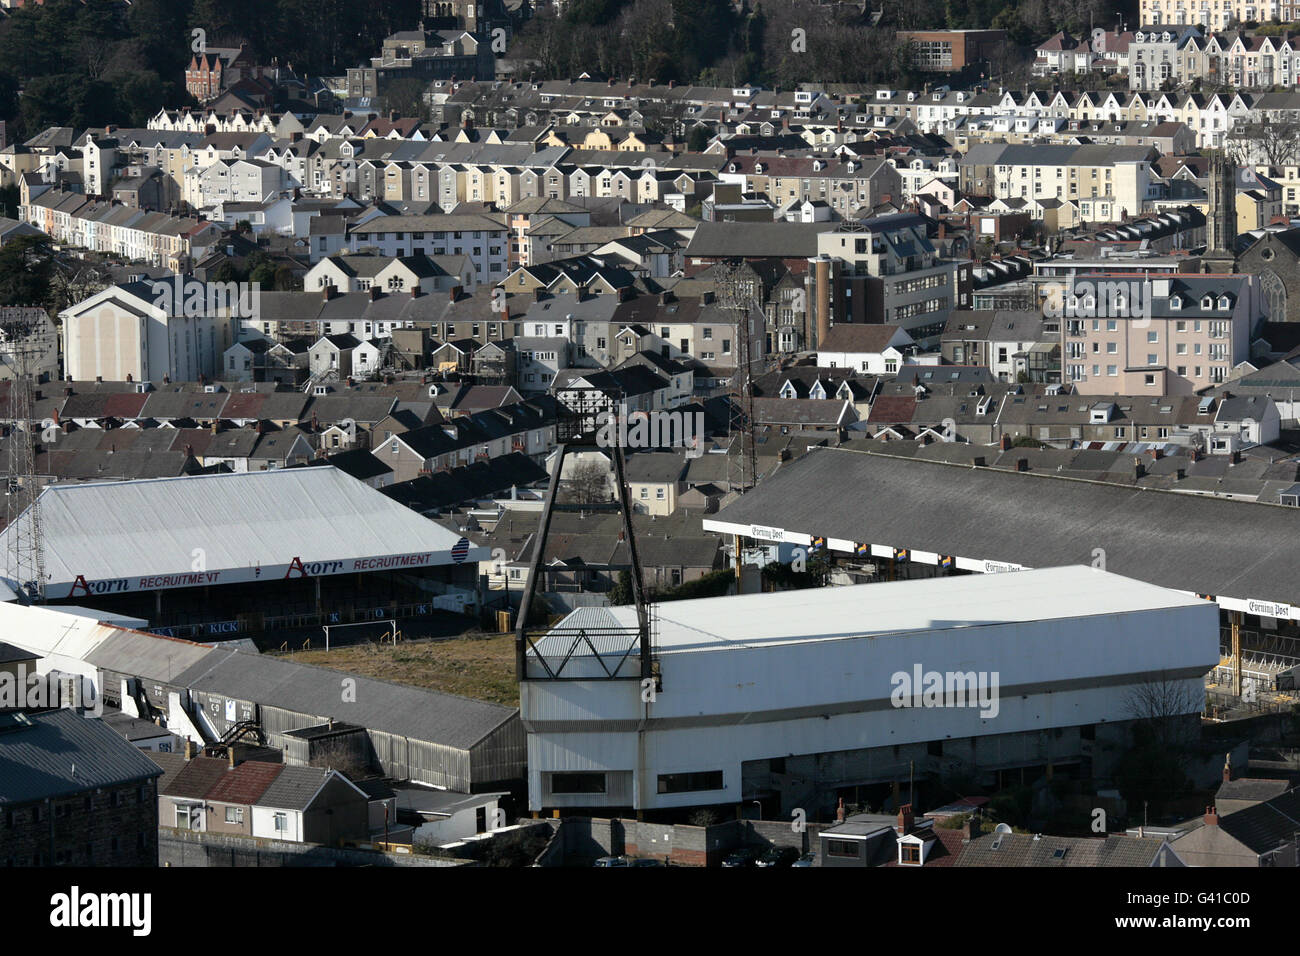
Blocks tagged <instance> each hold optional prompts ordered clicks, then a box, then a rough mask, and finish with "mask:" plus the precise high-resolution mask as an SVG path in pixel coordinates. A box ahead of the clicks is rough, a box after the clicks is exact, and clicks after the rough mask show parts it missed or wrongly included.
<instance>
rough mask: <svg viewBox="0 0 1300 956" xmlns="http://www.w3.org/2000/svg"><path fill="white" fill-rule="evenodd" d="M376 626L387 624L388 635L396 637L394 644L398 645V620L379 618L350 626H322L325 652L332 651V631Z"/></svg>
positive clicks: (355, 622)
mask: <svg viewBox="0 0 1300 956" xmlns="http://www.w3.org/2000/svg"><path fill="white" fill-rule="evenodd" d="M376 624H379V625H383V624H387V625H388V633H389V634H392V635H394V643H396V639H395V638H396V635H397V633H398V630H397V618H395V617H391V618H387V619H385V618H377V619H375V620H373V621H353V622H352V623H350V624H322V625H321V630H323V631H324V632H325V650H326V651H327V652H328V651H329V649H330V631H331V630H333V631H340V630H342V629H343V628H345V627H374V626H375V625H376Z"/></svg>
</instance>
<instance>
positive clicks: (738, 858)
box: [722, 847, 758, 868]
mask: <svg viewBox="0 0 1300 956" xmlns="http://www.w3.org/2000/svg"><path fill="white" fill-rule="evenodd" d="M757 858H758V852H757V851H756V850H753V849H751V848H749V847H741V848H740V849H739V850H733V851H732V852H731V853H729V854H727V857H726V859H724V860H723V861H722V865H723V866H725V867H728V868H733V867H739V866H753V865H754V860H755V859H757Z"/></svg>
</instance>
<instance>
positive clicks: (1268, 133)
mask: <svg viewBox="0 0 1300 956" xmlns="http://www.w3.org/2000/svg"><path fill="white" fill-rule="evenodd" d="M1230 138H1231V139H1232V140H1234V141H1235V142H1233V143H1232V144H1231V146H1230V147H1229V149H1230V151H1231V152H1232V153H1233V154H1234V155H1235V157H1236V158H1237V162H1239V163H1242V164H1246V165H1249V164H1250V162H1251V160H1252V159H1259V160H1261V162H1263V163H1265V164H1267V165H1269V166H1289V165H1292V164H1294V163H1295V162H1296V160H1297V158H1298V157H1300V123H1294V122H1281V123H1258V124H1252V125H1250V126H1243V127H1238V128H1237V129H1235V130H1233V133H1232V135H1231V137H1230Z"/></svg>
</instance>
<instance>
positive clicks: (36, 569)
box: [0, 309, 51, 604]
mask: <svg viewBox="0 0 1300 956" xmlns="http://www.w3.org/2000/svg"><path fill="white" fill-rule="evenodd" d="M50 347H51V337H50V334H49V326H48V320H47V319H46V317H45V314H44V312H43V311H40V310H32V309H3V310H0V353H3V359H4V362H5V364H6V365H8V366H9V368H10V370H11V372H12V374H13V378H12V380H11V381H10V385H9V415H8V419H9V425H10V428H9V440H8V443H7V445H8V447H7V455H6V459H7V461H6V464H7V466H8V474H7V476H6V478H7V484H6V487H5V527H6V528H10V529H12V531H11V533H10V538H9V547H8V548H7V549H6V551H5V556H4V560H5V578H6V579H7V580H9V581H10V582H12V584H13V586H14V590H15V592H16V593H17V594H18V598H19V600H20V601H21V602H23V603H32V604H39V603H41V602H42V601H43V600H44V597H45V559H44V549H43V541H42V538H41V516H40V509H39V507H38V505H37V498H38V496H39V493H40V489H39V488H38V486H37V475H36V430H37V428H38V427H39V423H37V422H36V421H35V411H34V407H35V404H36V394H35V393H36V382H35V367H36V364H37V363H38V362H39V361H40V359H41V358H42V357H44V356H45V355H47V354H48V352H49V350H50ZM24 513H25V515H24ZM20 519H21V520H20Z"/></svg>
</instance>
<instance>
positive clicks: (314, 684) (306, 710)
mask: <svg viewBox="0 0 1300 956" xmlns="http://www.w3.org/2000/svg"><path fill="white" fill-rule="evenodd" d="M344 680H351V681H355V701H352V700H345V699H344V694H343V681H344ZM173 682H174V683H176V684H178V685H181V686H184V687H188V688H190V689H191V690H193V691H196V692H206V693H210V694H221V695H223V696H225V697H230V698H234V699H237V700H245V701H251V702H254V703H260V704H269V705H274V706H275V707H278V708H282V709H285V710H291V711H295V712H298V713H302V714H309V715H315V716H316V717H319V718H321V719H322V720H323V719H325V718H328V717H335V718H338V719H340V720H346V721H348V722H349V723H353V724H360V725H361V726H363V727H366V728H368V729H370V730H382V731H387V732H388V733H392V734H399V735H402V736H405V737H411V738H414V739H417V740H425V741H432V742H434V743H439V744H444V745H446V746H449V747H456V748H459V749H468V748H469V747H471V746H472V745H474V744H476V743H478V742H479V741H480V740H482V739H483V738H484V737H486V736H487V735H488V734H490V733H491V732H492V731H493V730H495V729H496V728H497V727H499V726H501V725H502V724H503V723H505V722H506V721H508V720H511V719H512V718H514V717H515V714H516V712H515V711H514V710H512V709H510V708H508V707H502V706H500V705H499V704H489V703H486V702H484V701H480V700H471V699H470V698H468V697H457V696H455V695H452V694H440V693H437V692H436V691H431V690H424V689H423V688H419V687H409V686H406V685H402V684H390V683H388V682H386V681H379V680H373V679H371V678H368V677H354V676H352V675H349V674H345V673H343V672H342V671H334V670H328V669H326V668H323V667H311V666H308V665H305V664H297V663H294V662H293V661H290V660H285V659H284V658H279V657H267V656H264V655H256V654H247V653H244V652H243V651H230V650H226V649H224V648H217V649H213V650H212V651H211V653H210V655H209V656H207V657H205V658H204V659H203V660H201V661H199V662H198V663H197V664H195V665H194V666H193V667H191V668H190V669H188V670H186V671H184V672H183V673H179V674H178V675H177V677H176V678H175V680H174V681H173ZM349 686H351V685H349ZM352 696H354V695H353V693H351V692H350V693H349V694H348V697H349V698H351V697H352ZM317 722H318V723H319V721H317Z"/></svg>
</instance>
